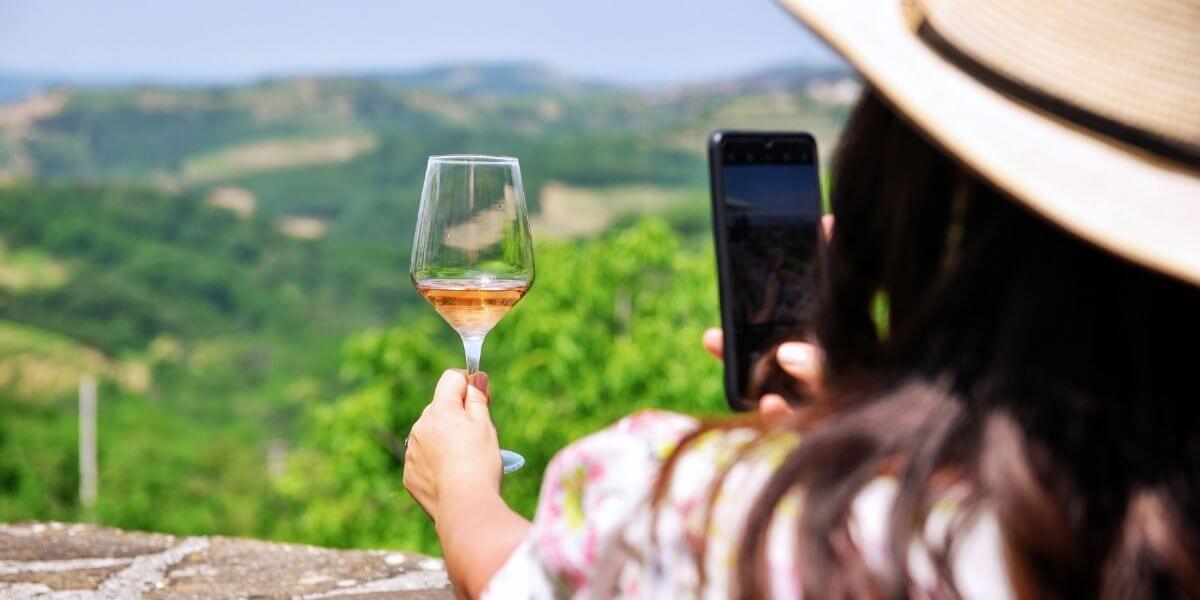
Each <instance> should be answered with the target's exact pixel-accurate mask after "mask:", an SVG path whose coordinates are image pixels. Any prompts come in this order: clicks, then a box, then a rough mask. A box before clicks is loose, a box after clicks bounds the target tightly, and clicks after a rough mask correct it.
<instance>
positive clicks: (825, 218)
mask: <svg viewBox="0 0 1200 600" xmlns="http://www.w3.org/2000/svg"><path fill="white" fill-rule="evenodd" d="M821 233H822V234H823V235H824V236H825V241H826V242H828V241H829V240H830V239H831V238H832V237H833V215H822V216H821Z"/></svg>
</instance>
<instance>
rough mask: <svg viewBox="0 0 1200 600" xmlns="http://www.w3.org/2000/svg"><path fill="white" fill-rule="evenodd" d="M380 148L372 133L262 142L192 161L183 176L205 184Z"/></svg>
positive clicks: (340, 159) (342, 159)
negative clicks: (377, 146)
mask: <svg viewBox="0 0 1200 600" xmlns="http://www.w3.org/2000/svg"><path fill="white" fill-rule="evenodd" d="M376 145H377V140H376V139H375V136H373V135H370V134H346V135H335V136H329V137H323V138H309V137H305V138H276V139H268V140H261V141H256V142H252V143H249V144H239V145H236V146H230V147H227V148H222V149H220V150H216V151H213V152H206V153H203V154H200V155H198V156H195V157H193V158H190V159H188V160H187V161H186V162H185V163H184V165H183V175H184V177H185V178H186V179H187V180H188V181H191V182H204V181H214V180H220V179H229V178H233V177H237V176H239V175H246V174H250V173H257V172H261V171H274V170H277V169H290V168H295V167H302V166H309V165H320V164H328V163H340V162H346V161H348V160H350V159H351V158H354V157H355V156H358V155H360V154H363V153H366V152H370V151H372V150H374V149H375V147H376Z"/></svg>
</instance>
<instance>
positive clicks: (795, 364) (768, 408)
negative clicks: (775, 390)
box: [703, 327, 821, 419]
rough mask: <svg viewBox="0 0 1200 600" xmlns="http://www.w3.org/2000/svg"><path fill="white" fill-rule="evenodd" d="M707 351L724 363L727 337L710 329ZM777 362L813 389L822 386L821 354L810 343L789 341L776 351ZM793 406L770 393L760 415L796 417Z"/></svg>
mask: <svg viewBox="0 0 1200 600" xmlns="http://www.w3.org/2000/svg"><path fill="white" fill-rule="evenodd" d="M703 343H704V349H705V350H708V352H709V353H710V354H712V355H713V356H715V357H717V360H721V359H722V358H723V357H724V349H725V337H724V335H722V333H721V330H720V329H719V328H716V327H710V328H709V329H708V330H706V331H705V332H704V339H703ZM775 361H776V362H778V363H779V366H780V367H781V368H782V369H783V370H784V372H785V373H787V374H788V375H791V376H792V377H795V378H796V379H799V380H801V381H803V382H804V383H805V384H807V385H808V386H809V387H810V388H812V389H818V388H820V387H821V362H820V351H819V350H817V347H816V346H814V345H812V344H809V343H807V342H785V343H783V344H780V345H779V348H778V349H777V350H776V351H775ZM792 410H793V409H792V406H791V405H790V404H788V403H787V400H784V398H783V396H780V395H779V394H766V395H764V396H763V397H762V398H759V400H758V412H759V414H761V415H763V417H765V418H767V419H778V418H781V417H786V416H788V415H790V414H792Z"/></svg>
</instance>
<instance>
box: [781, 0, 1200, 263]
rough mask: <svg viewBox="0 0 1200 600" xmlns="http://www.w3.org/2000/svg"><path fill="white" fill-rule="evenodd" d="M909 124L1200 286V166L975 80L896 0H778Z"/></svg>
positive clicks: (1082, 228) (1038, 207)
mask: <svg viewBox="0 0 1200 600" xmlns="http://www.w3.org/2000/svg"><path fill="white" fill-rule="evenodd" d="M780 2H781V4H782V5H783V6H784V7H785V8H786V9H787V10H789V11H790V12H791V13H792V14H794V15H796V16H797V17H798V18H799V19H800V20H801V21H802V22H804V23H805V24H806V25H807V26H808V27H809V28H811V29H812V30H813V31H814V32H815V33H816V34H817V35H819V36H820V37H822V38H824V39H825V41H826V42H828V43H829V44H830V45H831V46H833V48H834V49H835V50H837V51H838V52H839V53H841V54H842V56H844V57H845V58H846V60H848V61H849V62H850V63H851V64H852V65H854V67H855V68H856V69H857V70H858V71H859V73H860V74H861V75H862V76H863V77H864V78H865V79H866V80H867V81H868V82H870V84H871V85H872V86H873V87H874V88H875V89H877V90H878V91H879V92H880V93H881V94H882V95H883V96H884V97H885V98H886V99H887V100H888V101H889V102H890V103H891V104H893V105H894V106H895V107H896V108H897V110H899V111H900V112H902V113H903V114H904V115H905V116H906V117H907V118H908V119H910V120H911V121H912V122H913V123H914V124H915V125H916V126H917V127H918V128H920V129H921V130H923V131H925V132H926V133H927V134H928V135H929V136H931V137H932V138H933V139H934V140H935V141H936V142H937V143H939V144H940V145H941V146H942V147H943V148H944V149H945V150H946V151H947V152H949V153H950V154H953V155H954V156H956V157H958V158H959V160H961V161H962V162H963V163H964V164H966V165H967V166H968V167H969V168H971V169H973V170H974V171H975V172H977V173H978V174H979V175H980V176H982V177H984V178H985V179H987V180H989V181H991V182H992V183H993V184H995V185H996V186H997V187H999V188H1000V189H1002V190H1004V191H1005V192H1007V193H1008V194H1010V195H1011V196H1013V197H1014V198H1016V199H1017V200H1019V201H1020V202H1022V203H1024V204H1026V205H1027V206H1029V207H1030V208H1032V209H1033V210H1034V211H1036V212H1037V213H1039V214H1041V215H1043V216H1044V217H1045V218H1047V219H1049V220H1051V221H1053V222H1055V223H1057V224H1058V225H1059V226H1061V227H1062V228H1064V229H1066V230H1067V231H1070V232H1072V233H1074V234H1076V235H1078V236H1079V237H1081V238H1083V239H1085V240H1088V241H1089V242H1091V243H1093V244H1096V245H1097V246H1100V247H1102V248H1105V249H1107V250H1109V251H1111V252H1113V253H1115V254H1117V255H1119V256H1122V257H1124V258H1126V259H1129V260H1131V261H1134V262H1137V263H1140V264H1142V265H1145V266H1147V267H1150V268H1153V269H1156V270H1159V271H1161V272H1163V273H1166V274H1169V275H1172V276H1174V277H1177V278H1180V279H1183V280H1185V281H1188V282H1190V283H1192V284H1195V285H1200V175H1198V174H1196V173H1193V172H1189V171H1187V170H1186V169H1184V168H1183V167H1181V166H1178V165H1175V164H1173V163H1170V162H1167V161H1165V160H1162V159H1158V158H1156V157H1154V156H1151V155H1148V154H1146V153H1141V152H1137V151H1135V150H1133V149H1131V148H1129V147H1126V146H1123V145H1120V144H1118V143H1115V142H1111V141H1109V140H1107V139H1106V138H1102V137H1100V136H1097V135H1096V134H1094V133H1092V132H1089V131H1087V130H1086V129H1083V128H1080V127H1077V126H1075V125H1073V124H1071V123H1069V122H1066V121H1064V120H1062V119H1059V118H1057V117H1054V116H1052V115H1050V114H1048V113H1045V112H1043V111H1040V110H1037V109H1035V108H1032V107H1030V106H1028V105H1025V104H1023V103H1021V102H1019V101H1016V100H1013V99H1011V98H1009V97H1008V96H1005V95H1004V94H1002V93H1000V92H997V91H995V90H993V89H992V88H990V87H988V86H987V85H985V84H983V83H980V82H979V81H977V80H976V79H974V78H972V77H971V76H969V75H968V74H966V73H964V72H962V71H961V70H960V69H958V68H957V67H956V66H955V65H953V64H951V63H950V62H948V61H947V60H946V59H944V58H942V57H941V55H939V54H938V53H937V52H935V51H934V50H933V49H931V48H930V47H929V46H928V45H927V44H926V43H925V42H924V41H922V40H921V39H920V38H919V37H917V35H916V33H915V32H914V31H913V30H912V29H911V28H910V27H909V25H908V23H907V22H906V20H905V17H904V14H903V11H902V7H901V0H836V1H831V0H780Z"/></svg>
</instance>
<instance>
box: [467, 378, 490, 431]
mask: <svg viewBox="0 0 1200 600" xmlns="http://www.w3.org/2000/svg"><path fill="white" fill-rule="evenodd" d="M487 389H488V376H487V373H484V372H482V371H480V372H479V373H476V374H475V377H474V379H472V380H471V383H470V385H468V386H467V401H466V403H465V405H466V409H467V416H468V417H470V418H471V420H472V421H488V420H491V413H490V412H489V411H488V404H490V403H491V401H492V399H491V398H490V397H489V396H488V394H487Z"/></svg>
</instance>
